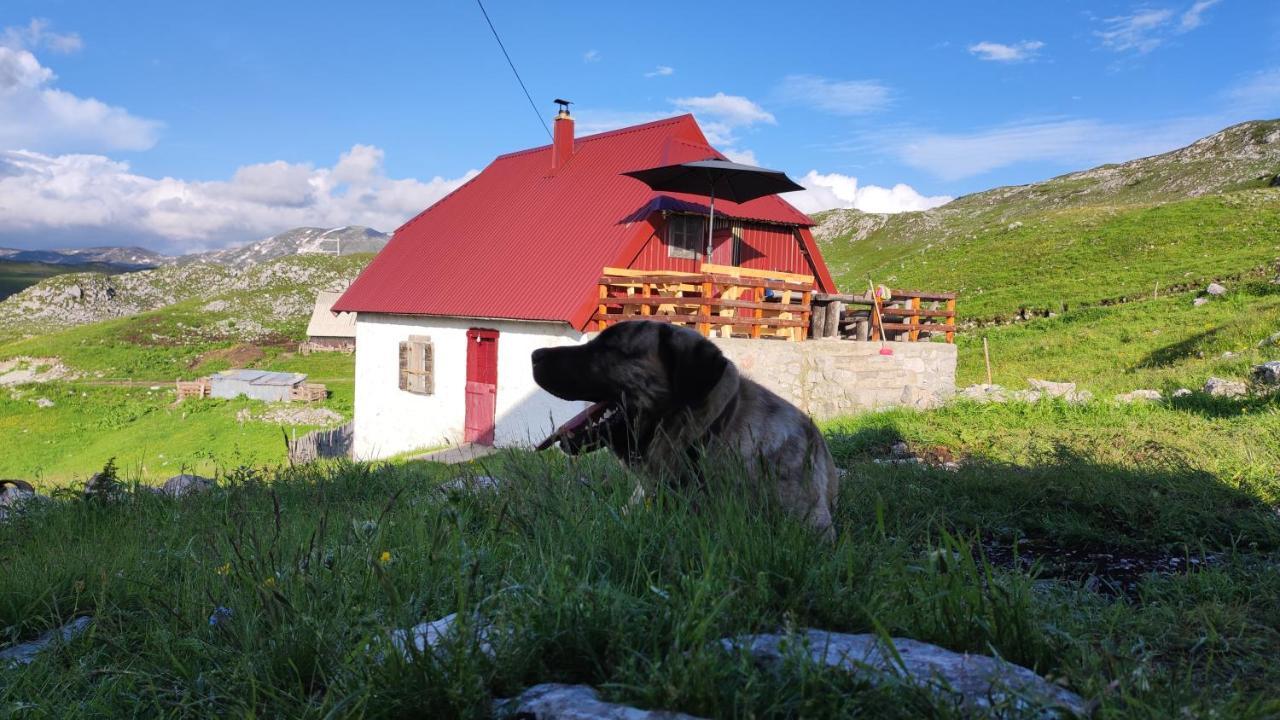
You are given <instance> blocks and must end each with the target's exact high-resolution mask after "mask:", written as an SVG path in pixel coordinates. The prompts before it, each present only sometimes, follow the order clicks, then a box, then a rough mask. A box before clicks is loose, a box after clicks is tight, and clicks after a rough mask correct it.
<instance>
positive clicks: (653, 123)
mask: <svg viewBox="0 0 1280 720" xmlns="http://www.w3.org/2000/svg"><path fill="white" fill-rule="evenodd" d="M685 118H689V119H692V118H693V113H682V114H680V115H673V116H672V117H667V118H659V119H657V120H650V121H649V122H645V123H640V124H639V125H627V126H626V127H620V128H614V129H613V130H605V131H604V132H598V133H594V134H592V135H583V136H582V137H580V138H574V140H573V142H574V144H575V145H577V144H578V143H585V142H594V141H596V140H603V139H605V138H610V137H614V136H616V135H627V134H630V133H634V132H641V131H644V130H652V129H653V128H656V127H661V126H664V125H675V124H678V123H680V122H683V121H684V119H685ZM550 148H551V143H547V144H546V145H538V146H536V147H531V148H525V149H524V150H513V151H511V152H509V153H503V154H501V155H499V156H497V157H496V158H494V161H495V162H496V161H498V160H504V159H506V158H509V157H517V156H520V155H528V154H529V153H535V152H540V151H543V150H548V149H550Z"/></svg>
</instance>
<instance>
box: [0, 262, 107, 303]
mask: <svg viewBox="0 0 1280 720" xmlns="http://www.w3.org/2000/svg"><path fill="white" fill-rule="evenodd" d="M71 272H95V273H99V274H102V275H117V274H119V273H122V272H126V270H125V268H120V267H116V266H114V265H106V264H101V263H90V264H88V265H55V264H53V263H41V262H12V261H9V260H0V300H4V299H5V298H7V297H9V296H10V295H15V294H17V293H19V292H22V291H23V290H25V289H27V288H29V287H31V286H32V285H35V284H36V283H38V282H40V281H41V280H44V279H45V278H51V277H53V276H54V275H64V274H66V273H71Z"/></svg>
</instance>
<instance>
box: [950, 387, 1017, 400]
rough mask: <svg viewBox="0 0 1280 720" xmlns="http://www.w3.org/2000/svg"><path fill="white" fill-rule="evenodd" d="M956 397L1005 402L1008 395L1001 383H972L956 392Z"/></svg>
mask: <svg viewBox="0 0 1280 720" xmlns="http://www.w3.org/2000/svg"><path fill="white" fill-rule="evenodd" d="M956 397H958V398H962V399H964V400H973V401H975V402H983V403H988V402H1004V401H1005V400H1006V399H1007V395H1006V392H1005V389H1004V387H1002V386H1000V385H986V384H983V385H970V386H969V387H967V388H964V389H962V390H960V391H959V392H957V393H956Z"/></svg>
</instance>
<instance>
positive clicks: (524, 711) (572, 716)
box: [493, 683, 697, 720]
mask: <svg viewBox="0 0 1280 720" xmlns="http://www.w3.org/2000/svg"><path fill="white" fill-rule="evenodd" d="M493 716H494V717H496V718H521V720H697V718H695V717H694V716H693V715H686V714H684V713H678V712H671V711H668V710H641V709H639V708H633V707H628V706H626V705H619V704H617V703H611V702H605V701H604V700H601V699H600V694H599V693H597V692H596V691H595V688H592V687H590V686H587V685H561V684H559V683H543V684H542V685H534V686H533V687H531V688H529V689H528V690H525V691H524V692H522V693H520V694H519V695H518V696H516V697H514V698H511V699H508V700H495V701H494V703H493Z"/></svg>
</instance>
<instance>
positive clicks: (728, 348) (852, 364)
mask: <svg viewBox="0 0 1280 720" xmlns="http://www.w3.org/2000/svg"><path fill="white" fill-rule="evenodd" d="M712 342H714V343H715V344H716V345H717V346H719V347H720V349H721V350H722V351H724V354H725V355H726V356H727V357H728V358H729V359H730V360H732V361H733V362H734V363H736V364H737V366H738V369H739V370H741V371H742V373H743V374H744V375H746V376H747V377H749V378H751V379H752V380H755V381H756V382H758V383H760V384H761V385H764V386H765V387H767V388H769V389H770V390H772V391H774V392H776V393H778V394H779V395H781V396H782V397H784V398H786V399H787V400H790V401H791V402H793V403H795V404H796V406H797V407H799V408H800V409H801V410H804V411H805V412H807V413H809V414H810V415H812V416H813V417H814V419H816V420H826V419H829V418H833V417H838V416H841V415H851V414H854V413H857V412H860V411H863V410H874V409H878V408H887V407H913V408H928V407H934V406H936V405H938V404H940V403H942V402H943V401H945V400H946V399H947V398H949V397H951V396H952V395H954V394H955V391H956V346H955V345H948V344H946V343H930V342H916V343H907V342H889V343H885V347H888V348H891V349H892V350H893V355H887V356H886V355H881V354H880V343H878V342H856V341H853V340H836V339H823V340H806V341H803V342H783V341H770V340H747V339H742V338H713V339H712Z"/></svg>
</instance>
